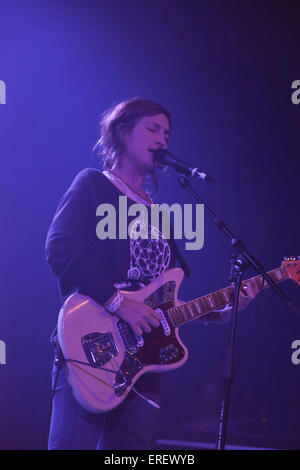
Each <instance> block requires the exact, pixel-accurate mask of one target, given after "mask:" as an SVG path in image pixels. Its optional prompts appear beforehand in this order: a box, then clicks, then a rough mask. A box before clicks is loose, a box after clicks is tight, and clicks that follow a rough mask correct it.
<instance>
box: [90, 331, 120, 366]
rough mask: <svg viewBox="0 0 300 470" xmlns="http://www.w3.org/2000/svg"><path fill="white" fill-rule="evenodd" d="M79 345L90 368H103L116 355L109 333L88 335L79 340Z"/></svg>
mask: <svg viewBox="0 0 300 470" xmlns="http://www.w3.org/2000/svg"><path fill="white" fill-rule="evenodd" d="M81 344H82V347H83V349H84V352H85V354H86V357H87V359H88V361H89V363H90V364H91V366H92V367H101V366H104V364H106V363H107V362H109V361H110V359H111V358H112V356H116V355H117V354H118V350H117V347H116V344H115V342H114V339H113V336H112V334H111V333H89V334H88V335H86V336H83V337H82V338H81Z"/></svg>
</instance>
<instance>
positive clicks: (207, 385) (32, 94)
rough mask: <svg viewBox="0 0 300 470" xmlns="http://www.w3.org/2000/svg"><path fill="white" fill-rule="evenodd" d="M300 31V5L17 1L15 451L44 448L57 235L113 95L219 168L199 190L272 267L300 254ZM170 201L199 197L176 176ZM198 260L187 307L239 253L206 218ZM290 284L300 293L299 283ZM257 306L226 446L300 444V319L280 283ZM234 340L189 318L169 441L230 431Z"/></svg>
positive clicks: (8, 127) (3, 442)
mask: <svg viewBox="0 0 300 470" xmlns="http://www.w3.org/2000/svg"><path fill="white" fill-rule="evenodd" d="M299 26H300V8H299V2H296V1H295V2H294V1H291V0H288V1H286V2H277V1H251V2H250V1H244V2H233V1H214V0H212V1H209V0H205V1H201V0H197V1H194V0H186V1H183V0H180V1H178V0H143V1H135V0H127V1H120V0H99V1H83V0H82V1H71V0H69V1H66V0H65V1H58V0H52V1H50V0H43V1H39V2H38V1H33V0H24V1H21V0H20V1H9V2H8V1H6V2H2V3H1V7H0V49H1V50H0V79H1V80H4V81H5V83H6V87H7V96H6V100H7V103H6V104H5V105H0V154H1V170H0V184H1V207H0V210H1V250H0V266H1V268H0V271H1V283H0V302H1V303H0V309H1V327H0V328H1V329H0V339H1V340H3V341H5V343H6V347H7V363H6V364H5V365H1V366H0V374H1V386H0V447H1V448H2V449H42V448H44V446H45V443H44V437H45V432H46V428H47V415H48V409H49V405H50V402H49V401H50V367H51V361H52V350H51V346H50V344H49V336H50V333H51V330H52V328H53V326H54V324H55V322H56V318H57V314H58V311H59V306H60V304H59V298H58V293H57V284H56V279H55V277H54V275H53V274H52V273H51V272H50V269H49V268H48V266H47V265H46V263H45V260H44V243H45V237H46V233H47V230H48V227H49V224H50V222H51V219H52V217H53V214H54V211H55V209H56V206H57V203H58V200H59V198H60V197H61V195H62V194H63V193H64V191H65V190H66V188H67V187H68V186H69V184H70V183H71V181H72V180H73V178H74V176H75V175H76V173H77V172H78V171H80V170H81V169H83V168H85V167H89V166H92V165H93V160H92V147H93V145H94V144H95V142H96V139H97V126H98V122H99V117H100V114H101V113H102V112H103V111H104V110H105V109H106V108H107V107H108V106H110V105H111V104H113V103H114V102H117V101H119V100H122V99H125V98H130V97H134V96H144V97H145V98H150V99H154V100H156V101H158V102H161V103H162V104H163V105H164V106H165V107H166V108H167V109H169V111H170V112H171V115H172V121H173V126H172V136H171V140H170V149H171V151H173V152H174V153H175V154H177V155H179V156H181V157H182V158H185V159H186V160H188V161H189V162H192V163H193V164H194V165H195V166H196V165H197V166H199V167H201V168H203V169H205V170H206V171H207V173H209V174H211V175H213V176H214V177H215V179H216V185H204V184H202V185H200V184H199V185H198V186H197V185H196V187H197V189H198V190H199V192H200V194H201V195H202V196H203V197H204V198H205V199H206V200H207V201H208V202H209V203H210V204H211V205H212V207H213V208H216V204H217V207H218V214H219V215H220V216H221V217H222V218H223V219H225V220H226V221H227V223H228V224H229V226H230V228H231V229H232V230H233V231H234V232H235V233H237V234H238V235H239V237H240V238H241V239H242V240H243V241H244V243H245V244H246V245H247V246H248V248H249V249H250V250H251V251H252V252H253V253H255V255H256V256H257V257H258V258H259V259H260V260H261V261H262V262H263V264H264V266H265V267H266V269H273V268H275V267H277V266H280V264H281V262H282V259H283V256H286V255H298V254H300V253H299V243H298V240H299V233H298V231H299V221H298V217H299V196H300V194H299V148H300V138H299V135H300V133H299V118H300V105H298V106H297V105H294V104H293V103H292V101H291V95H292V89H291V84H292V82H293V81H294V80H297V79H298V80H299V79H300V67H299V51H300V39H299ZM194 186H195V185H194ZM217 192H218V193H217ZM158 200H160V201H163V200H165V201H166V202H168V203H171V202H180V203H183V202H185V203H189V202H192V199H191V197H190V196H189V195H188V194H186V193H185V192H184V191H183V190H182V189H181V188H179V186H178V183H177V179H176V177H175V175H174V173H172V171H170V172H169V175H168V176H164V177H163V179H162V178H160V190H159V194H158ZM183 248H184V247H183V243H182V244H181V249H182V250H183ZM184 254H185V256H186V260H187V262H188V264H189V265H190V268H191V270H192V276H191V278H190V280H185V281H184V284H183V286H182V289H181V298H182V299H185V300H189V299H191V298H194V297H198V296H200V295H204V294H206V293H208V292H211V291H214V290H216V289H218V288H221V287H224V286H225V285H227V284H228V275H229V264H230V256H231V248H230V246H229V245H228V243H227V242H226V241H224V239H223V238H222V237H221V236H220V234H219V233H218V232H217V229H216V228H215V227H214V226H213V224H212V223H211V221H210V219H209V218H208V217H206V218H205V245H204V248H203V249H202V250H200V251H198V252H195V251H190V252H185V253H184ZM252 275H253V272H252V271H251V270H250V269H249V270H248V272H247V277H251V276H252ZM282 288H283V289H284V291H285V292H286V293H288V294H289V295H290V296H291V297H292V298H293V299H294V300H296V301H299V298H300V294H299V287H297V286H296V284H293V283H291V282H286V283H284V284H282ZM255 304H256V302H254V303H253V304H251V306H250V307H249V308H247V310H245V311H244V312H243V313H242V314H240V315H239V322H238V332H237V344H236V355H237V359H238V358H239V357H240V355H241V359H240V362H239V367H238V370H237V373H236V376H235V381H234V385H233V389H232V399H231V409H230V422H229V435H228V440H229V442H230V443H232V444H241V445H250V446H251V445H252V446H269V447H274V448H284V447H285V448H300V430H299V419H300V381H299V375H300V365H298V366H296V365H293V364H292V362H291V354H292V349H291V344H292V342H293V341H294V340H295V339H300V318H299V317H297V316H296V314H295V313H293V312H292V311H290V310H289V309H288V307H287V306H286V305H285V304H284V303H283V302H282V300H281V299H280V298H279V297H278V296H277V295H276V294H275V292H273V291H271V290H270V289H269V290H268V291H266V292H264V293H263V295H262V296H260V300H259V305H258V307H257V314H256V315H255V317H254V319H253V311H254V306H255ZM252 319H253V320H252ZM250 325H251V328H250ZM249 328H250V331H249ZM228 333H229V327H228V325H227V326H224V327H213V328H204V327H201V326H200V325H195V324H190V325H187V326H186V327H184V328H182V330H181V337H182V339H183V341H184V342H185V344H186V345H188V348H189V351H190V359H189V362H188V363H187V364H186V365H185V366H184V367H182V368H180V369H178V370H177V371H175V372H172V373H170V374H166V375H164V389H163V403H164V406H163V408H162V413H161V423H160V428H159V433H158V438H159V439H165V440H177V441H184V442H185V443H184V444H181V445H182V447H183V448H186V447H187V446H188V445H192V444H187V442H190V443H191V442H203V441H206V442H211V443H213V442H214V441H215V438H216V428H217V416H218V400H219V398H220V393H221V384H222V373H223V365H224V355H225V351H226V344H227V341H228ZM246 338H248V339H247V341H246ZM245 341H246V342H245ZM160 443H161V445H162V446H163V443H162V441H160ZM165 445H166V446H167V447H168V448H170V447H171V445H173V444H167V443H165ZM177 445H178V446H180V444H177Z"/></svg>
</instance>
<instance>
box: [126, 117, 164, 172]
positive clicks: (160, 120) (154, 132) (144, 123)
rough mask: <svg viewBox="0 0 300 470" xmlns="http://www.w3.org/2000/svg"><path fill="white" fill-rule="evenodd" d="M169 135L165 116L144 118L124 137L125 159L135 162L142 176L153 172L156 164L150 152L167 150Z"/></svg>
mask: <svg viewBox="0 0 300 470" xmlns="http://www.w3.org/2000/svg"><path fill="white" fill-rule="evenodd" d="M169 135H170V125H169V120H168V118H167V116H166V115H165V114H157V115H156V116H144V117H142V118H141V119H140V120H139V122H138V123H137V124H136V125H135V126H134V128H133V129H132V131H131V132H130V133H128V134H126V135H125V136H124V140H125V145H126V155H125V158H127V159H129V160H130V161H131V162H133V163H134V164H135V165H136V167H137V168H138V170H139V171H140V173H142V174H146V173H148V172H149V171H152V170H153V169H154V167H155V162H154V161H153V153H152V152H151V151H150V150H157V149H159V148H163V149H166V148H167V147H168V140H169Z"/></svg>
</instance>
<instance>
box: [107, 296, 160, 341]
mask: <svg viewBox="0 0 300 470" xmlns="http://www.w3.org/2000/svg"><path fill="white" fill-rule="evenodd" d="M116 314H117V315H118V316H119V317H120V318H122V320H124V321H126V322H127V323H129V325H130V326H131V328H132V329H133V331H134V333H135V334H136V335H137V336H142V334H143V333H150V332H151V330H152V327H158V326H159V325H160V320H161V317H160V314H159V313H157V312H156V311H155V310H153V309H152V308H151V307H149V306H148V305H146V304H144V303H142V302H138V301H136V300H132V299H130V298H129V297H126V296H125V295H124V298H123V300H122V302H121V305H120V307H119V308H118V310H117V311H116Z"/></svg>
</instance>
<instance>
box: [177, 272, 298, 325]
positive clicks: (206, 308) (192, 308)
mask: <svg viewBox="0 0 300 470" xmlns="http://www.w3.org/2000/svg"><path fill="white" fill-rule="evenodd" d="M267 274H268V275H269V276H270V278H271V279H272V281H273V282H275V283H276V284H277V283H279V282H282V281H285V280H286V279H289V275H288V273H287V272H286V271H285V270H284V269H282V268H277V269H273V270H272V271H269V272H268V273H267ZM262 280H263V278H262V276H255V277H252V278H250V279H247V280H246V281H243V282H242V287H245V286H247V284H248V283H250V282H252V283H254V282H255V283H256V285H257V287H258V288H259V289H260V288H261V284H262ZM267 287H269V284H268V283H267V282H266V281H264V285H263V289H265V288H267ZM233 294H234V292H233V287H232V286H228V287H225V288H224V289H221V290H217V291H216V292H212V293H211V294H208V295H204V296H203V297H199V298H197V299H194V300H191V301H189V302H186V303H184V304H182V305H179V306H178V307H173V308H170V309H168V314H169V317H170V319H171V320H172V323H173V325H174V326H175V327H176V326H180V325H182V324H183V323H187V322H189V321H192V320H196V319H197V318H200V317H201V316H202V315H206V314H207V313H209V312H211V311H212V310H217V309H221V308H224V307H225V306H226V305H227V304H228V303H229V302H230V301H232V300H233Z"/></svg>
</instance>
